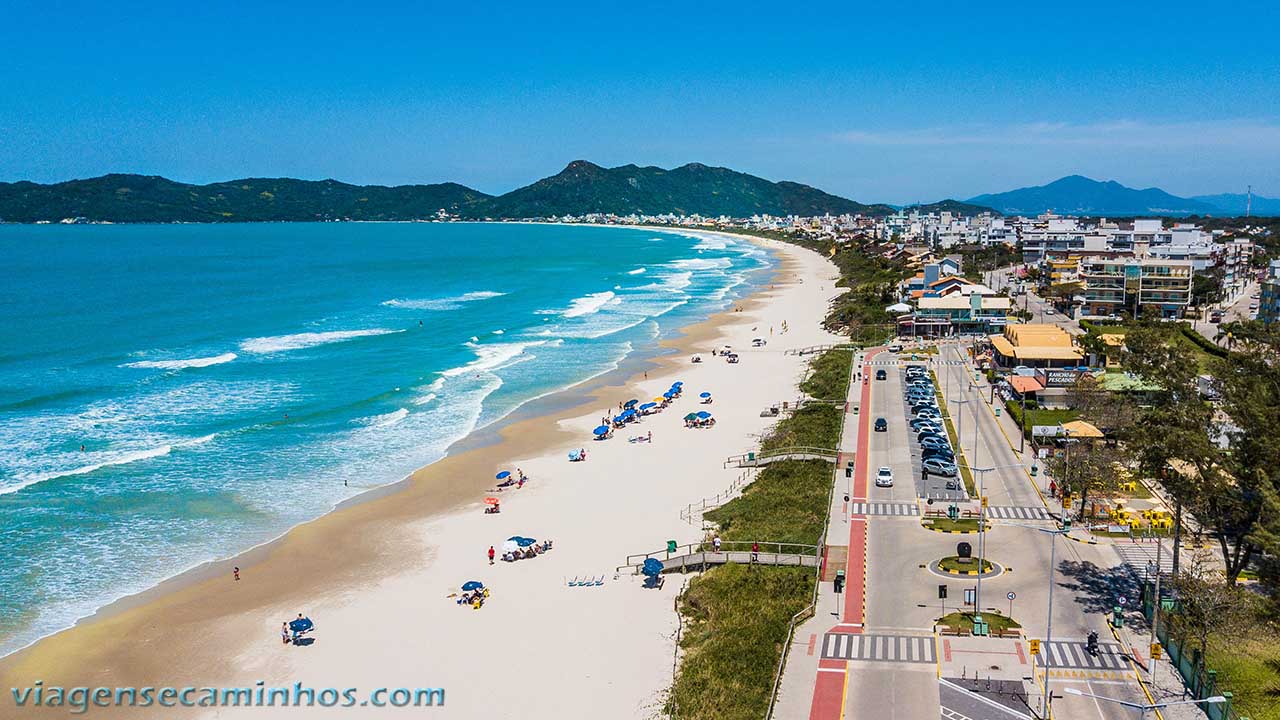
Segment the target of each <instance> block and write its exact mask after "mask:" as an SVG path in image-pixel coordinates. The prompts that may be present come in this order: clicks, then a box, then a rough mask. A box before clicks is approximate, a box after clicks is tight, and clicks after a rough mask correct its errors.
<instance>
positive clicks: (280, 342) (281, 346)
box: [240, 328, 404, 355]
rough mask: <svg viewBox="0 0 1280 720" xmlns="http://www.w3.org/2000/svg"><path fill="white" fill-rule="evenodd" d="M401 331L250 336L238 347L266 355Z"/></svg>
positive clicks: (384, 329) (379, 329)
mask: <svg viewBox="0 0 1280 720" xmlns="http://www.w3.org/2000/svg"><path fill="white" fill-rule="evenodd" d="M402 332H404V330H391V329H388V328H373V329H370V330H335V331H332V332H319V333H297V334H296V335H275V336H272V337H260V338H251V339H249V340H245V341H244V342H242V343H240V349H241V350H244V351H245V352H249V353H254V354H255V355H267V354H270V353H278V352H288V351H289V350H301V349H303V348H309V347H315V346H317V345H328V344H330V343H336V342H345V341H347V340H353V339H355V338H361V337H373V336H376V335H391V334H393V333H402Z"/></svg>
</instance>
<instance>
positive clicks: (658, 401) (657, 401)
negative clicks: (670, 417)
mask: <svg viewBox="0 0 1280 720" xmlns="http://www.w3.org/2000/svg"><path fill="white" fill-rule="evenodd" d="M664 400H666V398H665V397H656V398H654V399H653V401H654V402H655V403H660V402H663V401H664Z"/></svg>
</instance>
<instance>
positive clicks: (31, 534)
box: [0, 223, 772, 653]
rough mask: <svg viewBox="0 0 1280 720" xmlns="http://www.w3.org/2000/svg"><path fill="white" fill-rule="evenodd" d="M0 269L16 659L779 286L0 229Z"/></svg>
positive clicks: (752, 266)
mask: <svg viewBox="0 0 1280 720" xmlns="http://www.w3.org/2000/svg"><path fill="white" fill-rule="evenodd" d="M0 257H3V262H2V263H0V328H3V330H0V653H4V652H9V651H12V650H14V649H17V648H19V647H21V646H23V645H25V644H27V643H29V642H31V641H32V640H34V639H36V638H38V637H40V636H41V635H44V634H47V633H49V632H51V631H54V630H57V629H59V628H62V627H66V626H68V625H70V624H71V623H72V622H74V620H75V619H77V618H79V617H82V616H84V615H87V614H90V613H92V612H93V611H94V610H95V609H96V608H98V607H101V606H102V605H104V604H106V603H108V602H110V601H112V600H114V599H116V598H119V597H121V596H124V595H127V594H130V593H133V592H137V591H140V590H143V589H146V588H148V587H150V586H152V585H154V584H155V583H156V582H158V581H160V580H162V579H164V578H166V577H169V576H172V575H174V574H177V573H178V572H181V571H183V570H185V569H187V568H190V567H192V566H194V565H197V564H199V563H201V562H204V561H207V560H211V559H216V558H221V557H226V556H228V555H231V554H233V553H235V552H237V551H240V550H243V549H246V548H248V547H251V546H253V545H256V544H259V543H261V542H263V541H266V540H269V539H271V538H273V537H276V536H278V535H279V534H280V533H282V532H283V531H284V530H286V529H287V528H289V527H290V526H292V525H295V524H297V523H299V522H302V521H304V520H307V519H310V518H313V517H316V516H318V515H321V514H323V513H324V512H326V511H327V510H329V509H330V508H332V507H333V505H334V504H335V503H336V502H338V501H340V500H342V499H344V498H346V497H349V496H351V495H354V494H356V493H357V492H358V488H367V487H370V486H374V485H378V484H384V483H389V482H394V481H396V480H399V479H401V478H403V477H404V476H405V475H406V474H408V473H410V472H412V471H413V470H414V469H416V468H418V467H422V466H424V465H427V464H429V463H431V462H433V461H435V460H438V459H439V458H441V457H442V456H443V455H444V452H445V449H446V448H447V447H448V446H449V445H450V444H451V443H452V442H454V441H456V440H458V439H459V438H461V437H463V436H465V435H467V434H468V433H470V432H471V431H472V430H474V429H476V428H479V427H484V426H487V425H490V424H492V423H494V422H495V421H498V420H500V419H502V418H503V417H505V416H507V415H508V414H510V413H511V412H512V411H513V410H515V409H516V408H518V407H520V406H521V405H522V404H524V403H527V402H529V401H530V400H532V399H536V398H539V397H543V396H546V395H547V394H549V393H552V392H555V391H556V390H558V389H561V388H564V387H566V386H568V385H572V384H574V383H577V382H580V381H582V380H586V379H589V378H591V377H594V376H597V375H600V374H602V373H605V372H608V371H610V370H612V369H615V368H617V367H618V365H619V363H621V362H623V361H624V360H626V359H628V358H629V357H637V356H638V355H642V354H644V353H650V354H651V353H652V352H654V347H655V344H656V343H655V340H657V339H658V338H659V337H661V336H664V335H667V334H670V333H671V332H672V331H674V330H675V329H677V328H679V327H680V326H683V325H686V324H688V323H690V322H693V321H696V320H698V319H700V318H703V317H705V316H707V315H708V314H709V313H711V312H714V311H716V310H719V309H722V308H724V307H726V306H727V305H728V304H729V303H731V302H732V300H733V299H734V298H735V297H739V296H741V295H743V294H745V293H747V292H749V291H750V290H751V289H752V287H753V285H754V284H755V283H758V282H760V281H761V280H762V279H763V278H764V277H765V274H764V270H765V268H767V267H768V266H769V265H770V264H771V262H772V261H771V259H770V257H769V256H768V255H767V254H766V253H765V252H764V251H762V250H760V249H758V248H756V247H754V246H752V245H750V244H748V243H745V242H739V241H734V240H730V239H720V238H715V239H701V238H697V237H689V236H685V235H681V234H678V233H672V232H658V231H654V230H646V229H630V228H629V229H618V228H592V227H563V226H549V225H513V224H365V223H359V224H352V223H328V224H269V225H141V226H124V225H118V226H105V225H101V226H0ZM82 448H83V449H82ZM344 480H345V481H347V482H348V483H349V485H350V487H346V486H344V484H343V483H344Z"/></svg>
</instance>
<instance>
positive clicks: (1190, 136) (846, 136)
mask: <svg viewBox="0 0 1280 720" xmlns="http://www.w3.org/2000/svg"><path fill="white" fill-rule="evenodd" d="M835 139H836V140H838V141H839V142H842V143H847V144H849V145H863V146H904V147H905V146H918V147H925V146H937V145H951V146H955V145H989V146H1001V145H1003V146H1010V145H1038V146H1086V147H1114V148H1166V149H1168V148H1194V147H1199V148H1215V147H1217V148H1222V147H1235V148H1241V149H1255V150H1270V149H1280V122H1277V121H1275V120H1256V119H1239V120H1213V121H1193V122H1173V123H1159V122H1148V121H1143V120H1123V119H1122V120H1111V121H1104V122H1095V123H1066V122H1032V123H1014V124H1008V125H995V124H969V125H943V126H936V127H926V128H914V129H903V130H850V131H846V132H842V133H837V134H836V135H835Z"/></svg>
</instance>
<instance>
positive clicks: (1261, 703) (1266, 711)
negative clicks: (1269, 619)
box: [1208, 626, 1280, 720]
mask: <svg viewBox="0 0 1280 720" xmlns="http://www.w3.org/2000/svg"><path fill="white" fill-rule="evenodd" d="M1208 666H1209V667H1211V668H1213V669H1214V670H1217V671H1218V689H1219V690H1220V691H1221V690H1229V691H1231V693H1232V695H1234V696H1235V697H1234V698H1233V699H1232V701H1231V702H1232V707H1234V708H1235V710H1236V712H1237V713H1239V715H1240V716H1241V717H1247V718H1249V719H1250V720H1280V632H1277V631H1276V630H1275V629H1274V628H1268V627H1266V626H1262V627H1257V628H1255V631H1254V632H1252V633H1250V635H1249V636H1248V637H1236V638H1232V639H1231V640H1230V642H1226V641H1217V642H1210V644H1209V655H1208Z"/></svg>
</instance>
